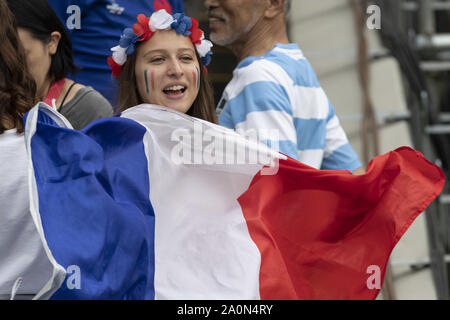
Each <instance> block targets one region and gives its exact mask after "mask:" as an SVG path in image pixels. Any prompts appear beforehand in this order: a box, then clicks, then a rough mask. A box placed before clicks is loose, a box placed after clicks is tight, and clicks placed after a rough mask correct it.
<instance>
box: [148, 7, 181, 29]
mask: <svg viewBox="0 0 450 320" xmlns="http://www.w3.org/2000/svg"><path fill="white" fill-rule="evenodd" d="M174 21H175V20H174V19H173V17H172V15H170V14H168V13H167V11H166V10H164V9H163V10H159V11H156V12H155V13H153V14H152V16H151V17H150V21H149V23H148V25H149V27H150V30H152V31H153V32H155V31H156V30H168V29H170V26H171V25H172V23H173V22H174Z"/></svg>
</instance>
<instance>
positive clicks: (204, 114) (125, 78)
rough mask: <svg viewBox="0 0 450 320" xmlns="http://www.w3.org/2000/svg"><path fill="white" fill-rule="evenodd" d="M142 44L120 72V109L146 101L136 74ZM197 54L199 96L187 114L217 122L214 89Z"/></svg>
mask: <svg viewBox="0 0 450 320" xmlns="http://www.w3.org/2000/svg"><path fill="white" fill-rule="evenodd" d="M140 45H141V43H138V44H136V50H135V52H134V53H133V54H131V55H129V56H128V57H127V62H125V64H124V65H123V68H122V71H121V72H120V76H119V103H120V111H125V110H126V109H129V108H132V107H134V106H137V105H139V104H142V103H144V100H143V99H142V98H141V96H140V95H139V91H138V86H137V83H136V74H135V67H136V58H137V51H138V47H139V46H140ZM196 55H197V60H198V62H199V64H200V89H199V92H198V95H197V98H196V99H195V101H194V103H193V104H192V106H191V108H190V109H189V110H188V111H187V112H186V114H187V115H190V116H192V117H196V118H199V119H203V120H206V121H209V122H212V123H217V114H216V111H215V107H214V97H213V89H212V86H211V84H210V83H209V81H208V79H207V75H206V73H205V71H204V68H203V64H202V59H201V58H200V57H199V55H198V53H197V52H196Z"/></svg>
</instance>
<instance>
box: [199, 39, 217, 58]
mask: <svg viewBox="0 0 450 320" xmlns="http://www.w3.org/2000/svg"><path fill="white" fill-rule="evenodd" d="M195 47H196V48H197V52H198V54H199V55H200V57H202V58H203V57H204V56H206V55H207V54H208V52H210V51H211V48H212V47H213V44H212V42H211V41H209V40H204V39H203V40H202V43H201V44H196V45H195Z"/></svg>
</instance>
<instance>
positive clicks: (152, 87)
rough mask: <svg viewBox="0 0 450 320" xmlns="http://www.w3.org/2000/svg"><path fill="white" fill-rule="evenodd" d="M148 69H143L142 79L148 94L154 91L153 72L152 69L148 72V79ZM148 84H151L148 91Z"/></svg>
mask: <svg viewBox="0 0 450 320" xmlns="http://www.w3.org/2000/svg"><path fill="white" fill-rule="evenodd" d="M148 74H149V71H148V70H145V71H144V80H145V92H146V93H147V95H149V94H150V93H151V92H155V74H154V72H153V71H151V72H150V79H149V75H148ZM150 84H151V89H152V90H151V91H150Z"/></svg>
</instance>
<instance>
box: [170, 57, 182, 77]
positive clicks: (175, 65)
mask: <svg viewBox="0 0 450 320" xmlns="http://www.w3.org/2000/svg"><path fill="white" fill-rule="evenodd" d="M168 73H169V76H172V77H177V78H179V77H181V76H182V75H183V68H182V67H181V64H180V63H179V61H172V62H171V63H170V65H169V70H168Z"/></svg>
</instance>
